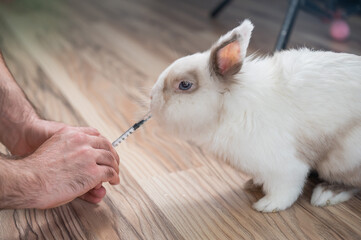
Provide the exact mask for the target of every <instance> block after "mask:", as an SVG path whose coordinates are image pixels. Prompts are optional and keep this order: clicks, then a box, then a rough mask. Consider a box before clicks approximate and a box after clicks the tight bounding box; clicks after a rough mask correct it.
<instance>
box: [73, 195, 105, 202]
mask: <svg viewBox="0 0 361 240" xmlns="http://www.w3.org/2000/svg"><path fill="white" fill-rule="evenodd" d="M79 198H80V199H83V200H85V201H87V202H90V203H99V202H100V201H101V200H102V199H103V198H98V197H94V196H93V195H91V194H90V193H85V194H84V195H82V196H80V197H79Z"/></svg>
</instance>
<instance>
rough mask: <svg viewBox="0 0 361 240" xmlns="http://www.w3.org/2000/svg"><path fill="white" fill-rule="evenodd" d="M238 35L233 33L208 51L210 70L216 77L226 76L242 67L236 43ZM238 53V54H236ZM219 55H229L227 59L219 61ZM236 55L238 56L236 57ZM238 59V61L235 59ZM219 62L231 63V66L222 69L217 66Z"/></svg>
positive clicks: (239, 50)
mask: <svg viewBox="0 0 361 240" xmlns="http://www.w3.org/2000/svg"><path fill="white" fill-rule="evenodd" d="M239 37H240V36H238V35H237V34H234V35H233V36H232V37H231V38H230V39H229V40H228V41H225V42H223V43H222V44H221V45H219V46H217V47H214V48H213V49H212V50H211V53H210V64H209V67H210V72H211V73H214V74H215V75H216V76H218V77H222V78H223V77H228V76H232V75H234V74H236V73H238V72H239V71H240V70H241V67H242V59H239V58H240V56H241V48H240V46H239V44H238V38H239ZM236 53H238V56H237V54H236ZM220 57H230V59H229V61H224V62H222V61H221V62H220V61H219V58H220ZM237 57H238V58H237ZM237 59H239V61H237ZM219 63H221V64H233V65H231V66H232V67H231V68H229V69H228V70H227V71H225V70H222V69H221V68H220V67H219Z"/></svg>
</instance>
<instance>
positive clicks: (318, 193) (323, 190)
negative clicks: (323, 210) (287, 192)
mask: <svg viewBox="0 0 361 240" xmlns="http://www.w3.org/2000/svg"><path fill="white" fill-rule="evenodd" d="M357 191H358V190H357V189H355V188H350V187H346V186H343V185H335V184H328V183H320V184H318V185H317V186H316V188H315V189H314V190H313V193H312V197H311V204H312V205H313V206H317V207H323V206H328V205H334V204H337V203H340V202H345V201H347V200H349V199H350V198H351V197H352V196H353V195H354V194H355V193H356V192H357Z"/></svg>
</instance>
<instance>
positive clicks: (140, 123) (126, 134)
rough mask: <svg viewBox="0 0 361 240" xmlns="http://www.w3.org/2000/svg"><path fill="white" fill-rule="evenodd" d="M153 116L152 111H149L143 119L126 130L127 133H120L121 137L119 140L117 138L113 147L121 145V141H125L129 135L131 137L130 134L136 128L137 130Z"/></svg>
mask: <svg viewBox="0 0 361 240" xmlns="http://www.w3.org/2000/svg"><path fill="white" fill-rule="evenodd" d="M151 117H152V115H151V113H150V112H148V113H147V114H146V115H145V116H144V117H143V119H142V120H140V121H139V122H137V123H135V124H134V125H133V126H132V127H131V128H129V129H128V130H127V131H125V133H123V134H122V135H120V137H118V138H117V140H115V141H114V142H113V143H112V145H113V147H116V146H118V145H119V143H121V142H122V141H124V140H125V139H127V137H129V135H130V134H132V133H133V132H134V131H135V130H137V129H138V128H139V127H140V126H141V125H143V124H144V123H145V122H146V121H148V120H149V119H150V118H151Z"/></svg>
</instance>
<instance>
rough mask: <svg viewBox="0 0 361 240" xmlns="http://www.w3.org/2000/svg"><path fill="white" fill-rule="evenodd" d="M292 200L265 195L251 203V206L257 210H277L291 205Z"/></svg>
mask: <svg viewBox="0 0 361 240" xmlns="http://www.w3.org/2000/svg"><path fill="white" fill-rule="evenodd" d="M292 203H293V201H287V199H282V198H272V197H270V196H265V197H263V198H261V199H260V200H258V201H257V202H255V203H254V204H253V208H254V209H256V210H257V211H259V212H278V211H282V210H285V209H286V208H288V207H289V206H291V205H292Z"/></svg>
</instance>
